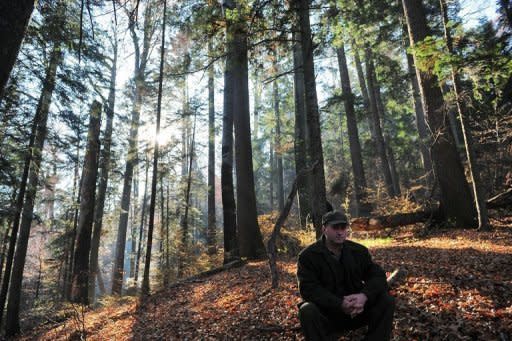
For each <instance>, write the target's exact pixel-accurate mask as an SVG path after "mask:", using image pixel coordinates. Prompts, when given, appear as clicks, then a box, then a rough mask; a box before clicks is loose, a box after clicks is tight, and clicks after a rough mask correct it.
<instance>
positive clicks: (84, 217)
mask: <svg viewBox="0 0 512 341" xmlns="http://www.w3.org/2000/svg"><path fill="white" fill-rule="evenodd" d="M100 125H101V104H100V103H99V102H97V101H94V102H93V103H92V106H91V113H90V119H89V132H88V134H87V149H86V153H85V156H84V166H83V171H82V188H81V194H80V218H79V220H78V237H77V241H76V249H75V250H74V252H75V257H74V264H73V285H72V291H71V301H72V302H76V303H81V304H85V305H88V304H89V289H88V288H89V254H90V251H91V235H92V225H93V222H94V200H95V192H96V178H97V175H98V154H99V150H100V142H99V139H100V138H99V136H100Z"/></svg>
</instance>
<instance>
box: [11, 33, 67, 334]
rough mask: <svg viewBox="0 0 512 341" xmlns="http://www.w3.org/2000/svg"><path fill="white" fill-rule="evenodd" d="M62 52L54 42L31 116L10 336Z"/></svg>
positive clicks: (15, 324)
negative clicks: (29, 159) (32, 131)
mask: <svg viewBox="0 0 512 341" xmlns="http://www.w3.org/2000/svg"><path fill="white" fill-rule="evenodd" d="M62 58H63V53H62V51H61V49H60V44H59V43H54V47H53V51H52V53H51V56H50V62H49V65H48V68H47V69H46V77H45V80H44V82H43V90H42V92H41V96H40V97H39V102H38V105H37V109H36V115H35V117H38V125H37V131H36V136H35V140H34V148H33V151H32V153H33V154H32V162H31V164H30V172H29V182H28V188H27V193H26V195H25V202H24V204H23V210H22V213H21V223H20V227H19V235H18V240H17V242H16V251H15V253H14V260H13V267H12V273H11V279H10V285H9V296H8V303H7V319H6V325H5V330H6V335H7V336H12V335H15V334H17V333H19V331H20V321H19V313H20V300H21V283H22V281H23V269H24V267H25V258H26V255H27V246H28V239H29V236H30V227H31V224H32V217H33V211H34V201H35V197H36V193H37V185H38V181H39V170H40V166H41V160H42V158H43V155H42V152H43V147H44V142H45V140H46V132H47V122H48V113H49V110H50V104H51V100H52V95H53V90H54V89H55V77H56V75H57V68H58V66H59V65H60V63H61V62H62Z"/></svg>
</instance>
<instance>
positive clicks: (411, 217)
mask: <svg viewBox="0 0 512 341" xmlns="http://www.w3.org/2000/svg"><path fill="white" fill-rule="evenodd" d="M436 213H437V211H436V210H426V211H418V212H411V213H400V214H393V215H383V216H377V217H358V218H354V219H352V220H351V221H350V226H351V228H352V230H353V231H374V230H382V229H385V228H392V227H397V226H406V225H411V224H416V223H423V222H426V221H428V220H429V219H431V218H432V217H434V216H435V215H436Z"/></svg>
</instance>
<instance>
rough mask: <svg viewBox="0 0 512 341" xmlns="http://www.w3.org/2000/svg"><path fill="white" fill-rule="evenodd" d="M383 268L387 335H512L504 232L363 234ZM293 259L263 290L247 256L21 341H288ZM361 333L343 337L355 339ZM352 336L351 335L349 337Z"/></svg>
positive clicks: (264, 276)
mask: <svg viewBox="0 0 512 341" xmlns="http://www.w3.org/2000/svg"><path fill="white" fill-rule="evenodd" d="M359 240H360V241H362V242H363V243H366V244H367V245H368V246H369V247H370V249H371V252H372V254H373V256H374V258H375V259H376V260H377V261H378V262H379V263H381V264H382V265H383V266H384V268H385V270H386V271H391V270H392V269H394V268H396V267H398V266H401V267H402V268H403V269H405V270H406V272H407V275H406V276H405V278H404V279H403V280H402V281H401V282H399V283H398V284H397V286H396V287H395V288H394V289H393V291H392V292H393V294H394V295H395V296H396V298H397V302H398V305H397V311H396V314H395V330H394V339H395V340H425V339H427V338H428V339H431V340H510V337H512V231H511V229H510V228H509V227H503V228H497V229H496V230H495V231H494V232H488V233H478V232H476V231H472V230H471V231H437V232H435V233H432V234H431V235H429V236H428V237H422V238H419V237H416V236H415V234H414V233H412V232H408V231H402V232H400V233H399V234H396V235H394V237H393V238H387V239H376V240H375V239H374V240H371V239H369V240H365V239H359ZM295 268H296V267H295V263H294V261H293V260H290V261H281V262H280V263H279V269H280V275H281V277H280V280H281V282H280V288H279V289H278V290H275V291H273V290H271V289H270V275H269V270H268V266H267V263H266V262H250V263H247V264H246V265H244V266H242V267H239V268H233V269H229V270H226V271H224V272H221V273H218V274H215V275H212V276H210V277H207V278H203V279H198V280H195V281H190V282H186V283H182V284H180V285H177V286H175V287H173V288H170V289H168V290H165V291H161V292H158V293H156V294H154V295H152V296H151V297H149V298H147V299H143V300H139V299H138V298H133V297H132V298H124V299H121V300H119V301H117V302H116V303H115V304H112V305H110V306H108V307H104V308H101V309H98V310H96V311H91V312H86V313H85V314H84V315H81V314H80V311H78V310H77V311H76V313H77V314H75V317H74V318H71V319H70V320H68V321H67V322H66V323H65V324H61V325H57V326H45V327H40V329H38V330H34V331H32V332H31V333H28V334H26V335H24V336H23V339H35V338H39V339H44V340H59V339H60V340H64V339H70V338H72V339H79V338H80V335H85V336H86V337H87V339H89V340H114V339H115V340H128V339H135V340H142V339H144V340H151V339H152V340H157V339H159V340H162V339H167V340H186V339H187V340H196V339H201V340H205V339H206V340H209V339H211V340H217V339H247V340H266V339H273V340H294V339H302V336H301V333H300V329H299V324H298V320H297V318H296V304H297V303H298V302H300V297H299V296H298V293H297V289H296V282H295ZM359 335H362V333H361V332H358V333H351V334H350V333H349V334H347V335H346V336H344V337H343V339H346V340H349V339H357V338H359ZM356 336H357V338H356Z"/></svg>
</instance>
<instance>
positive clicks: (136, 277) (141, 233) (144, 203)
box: [133, 153, 149, 286]
mask: <svg viewBox="0 0 512 341" xmlns="http://www.w3.org/2000/svg"><path fill="white" fill-rule="evenodd" d="M146 155H147V153H146ZM145 163H146V173H145V174H146V180H145V182H144V196H143V198H142V212H141V214H140V226H139V243H138V247H137V260H136V261H135V274H134V275H133V276H134V282H135V286H137V282H138V280H139V266H140V256H141V254H142V241H143V240H144V237H143V236H144V222H145V221H146V206H147V194H148V173H149V160H148V159H147V158H146V162H145Z"/></svg>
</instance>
